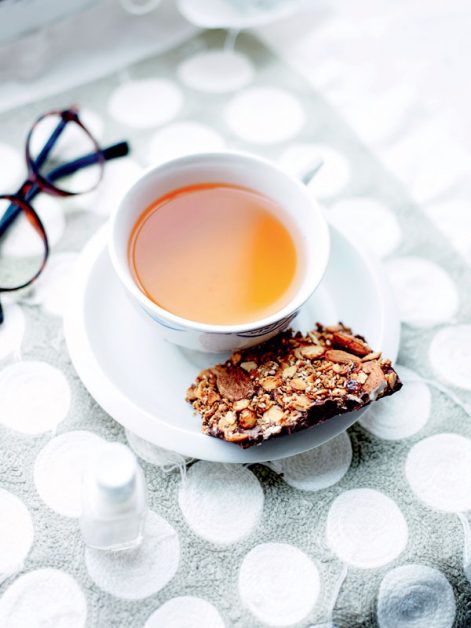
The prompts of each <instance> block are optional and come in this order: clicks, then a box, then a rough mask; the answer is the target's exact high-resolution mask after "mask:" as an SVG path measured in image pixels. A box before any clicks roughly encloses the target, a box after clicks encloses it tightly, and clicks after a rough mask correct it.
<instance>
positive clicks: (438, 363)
mask: <svg viewBox="0 0 471 628" xmlns="http://www.w3.org/2000/svg"><path fill="white" fill-rule="evenodd" d="M429 360H430V364H431V365H432V367H433V369H434V371H435V372H436V373H438V375H439V376H440V377H441V378H442V379H444V380H445V381H446V382H448V383H449V384H452V385H453V386H458V387H460V388H464V389H465V390H471V325H455V326H454V327H445V328H444V329H441V330H440V331H439V332H437V333H436V335H435V337H434V338H433V340H432V342H431V344H430V349H429Z"/></svg>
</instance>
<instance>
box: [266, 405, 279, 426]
mask: <svg viewBox="0 0 471 628" xmlns="http://www.w3.org/2000/svg"><path fill="white" fill-rule="evenodd" d="M283 415H284V412H283V410H282V409H281V408H280V407H279V406H272V407H271V408H270V409H269V410H267V411H266V412H264V413H263V419H264V420H265V421H268V422H269V423H277V422H278V421H279V420H280V419H281V418H283Z"/></svg>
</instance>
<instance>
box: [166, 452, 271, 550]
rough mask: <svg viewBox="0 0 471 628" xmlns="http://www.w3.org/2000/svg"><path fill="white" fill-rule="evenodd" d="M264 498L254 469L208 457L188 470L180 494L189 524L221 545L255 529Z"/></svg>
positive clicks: (260, 514)
mask: <svg viewBox="0 0 471 628" xmlns="http://www.w3.org/2000/svg"><path fill="white" fill-rule="evenodd" d="M263 501H264V497H263V489H262V487H261V486H260V482H259V481H258V480H257V478H256V477H255V475H254V474H253V473H252V471H249V469H246V468H245V467H243V466H241V465H237V466H236V465H227V466H226V465H223V464H216V463H212V462H206V461H204V460H202V461H199V462H196V463H195V464H194V465H192V466H191V467H190V468H189V469H188V471H187V474H186V478H185V479H184V481H183V482H182V484H181V486H180V490H179V493H178V503H179V504H180V508H181V511H182V513H183V516H184V517H185V520H186V522H187V524H188V526H189V527H190V528H191V529H192V530H193V532H195V534H197V535H198V536H200V537H201V538H203V539H205V540H206V541H211V542H212V543H216V544H217V545H230V544H231V543H236V542H237V541H240V540H242V539H244V538H245V537H246V536H248V535H249V534H250V533H251V532H253V531H254V530H255V528H256V526H257V525H258V522H259V521H260V517H261V516H262V512H263Z"/></svg>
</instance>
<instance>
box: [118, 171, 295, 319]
mask: <svg viewBox="0 0 471 628" xmlns="http://www.w3.org/2000/svg"><path fill="white" fill-rule="evenodd" d="M282 211H283V210H282V209H281V208H280V207H279V206H278V205H277V204H276V203H275V202H274V201H272V200H271V199H269V198H268V197H266V196H264V195H262V194H260V193H258V192H256V191H254V190H250V189H247V188H243V187H238V186H235V185H230V184H221V183H207V184H198V185H192V186H188V187H184V188H180V189H178V190H174V191H172V192H170V193H168V194H166V195H165V196H163V197H161V198H159V199H157V200H156V201H154V202H153V203H152V204H151V205H150V206H149V207H148V208H147V209H145V211H144V212H143V213H142V215H141V216H140V217H139V219H138V221H137V222H136V224H135V226H134V228H133V230H132V233H131V237H130V241H129V262H130V268H131V272H132V274H133V277H134V280H135V281H136V283H137V285H138V286H139V287H140V289H141V290H142V291H143V292H144V293H145V294H146V295H147V296H148V297H149V298H150V299H151V300H152V301H153V302H154V303H156V304H157V305H159V306H160V307H162V308H164V309H165V310H167V311H169V312H171V313H173V314H176V315H177V316H180V317H183V318H185V319H189V320H192V321H197V322H200V323H208V324H219V325H234V324H239V323H247V322H250V321H255V320H258V319H262V318H265V317H267V316H269V315H270V314H274V313H275V312H277V311H279V310H280V309H281V308H282V307H283V306H285V305H286V304H287V303H288V302H289V301H290V300H291V298H292V297H293V296H294V291H295V290H296V284H297V281H296V277H297V266H298V257H297V252H296V246H295V243H294V239H293V236H292V234H291V233H290V231H289V230H288V228H287V227H286V226H285V225H284V224H283V222H282V221H281V220H280V218H279V217H278V216H279V215H280V213H282Z"/></svg>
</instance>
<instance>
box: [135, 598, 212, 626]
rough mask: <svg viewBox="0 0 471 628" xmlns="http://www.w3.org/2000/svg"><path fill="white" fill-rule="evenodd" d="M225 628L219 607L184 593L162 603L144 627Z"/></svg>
mask: <svg viewBox="0 0 471 628" xmlns="http://www.w3.org/2000/svg"><path fill="white" fill-rule="evenodd" d="M203 627H204V628H224V622H223V620H222V618H221V615H220V614H219V613H218V611H217V609H216V608H215V607H214V606H213V605H212V604H210V603H209V602H207V601H206V600H202V599H201V598H199V597H194V596H192V595H182V596H180V597H174V598H172V599H171V600H168V602H165V604H162V606H160V607H159V608H158V609H157V610H156V611H154V612H153V613H152V615H151V616H150V617H149V619H148V620H147V621H146V623H145V624H144V628H203Z"/></svg>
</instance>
